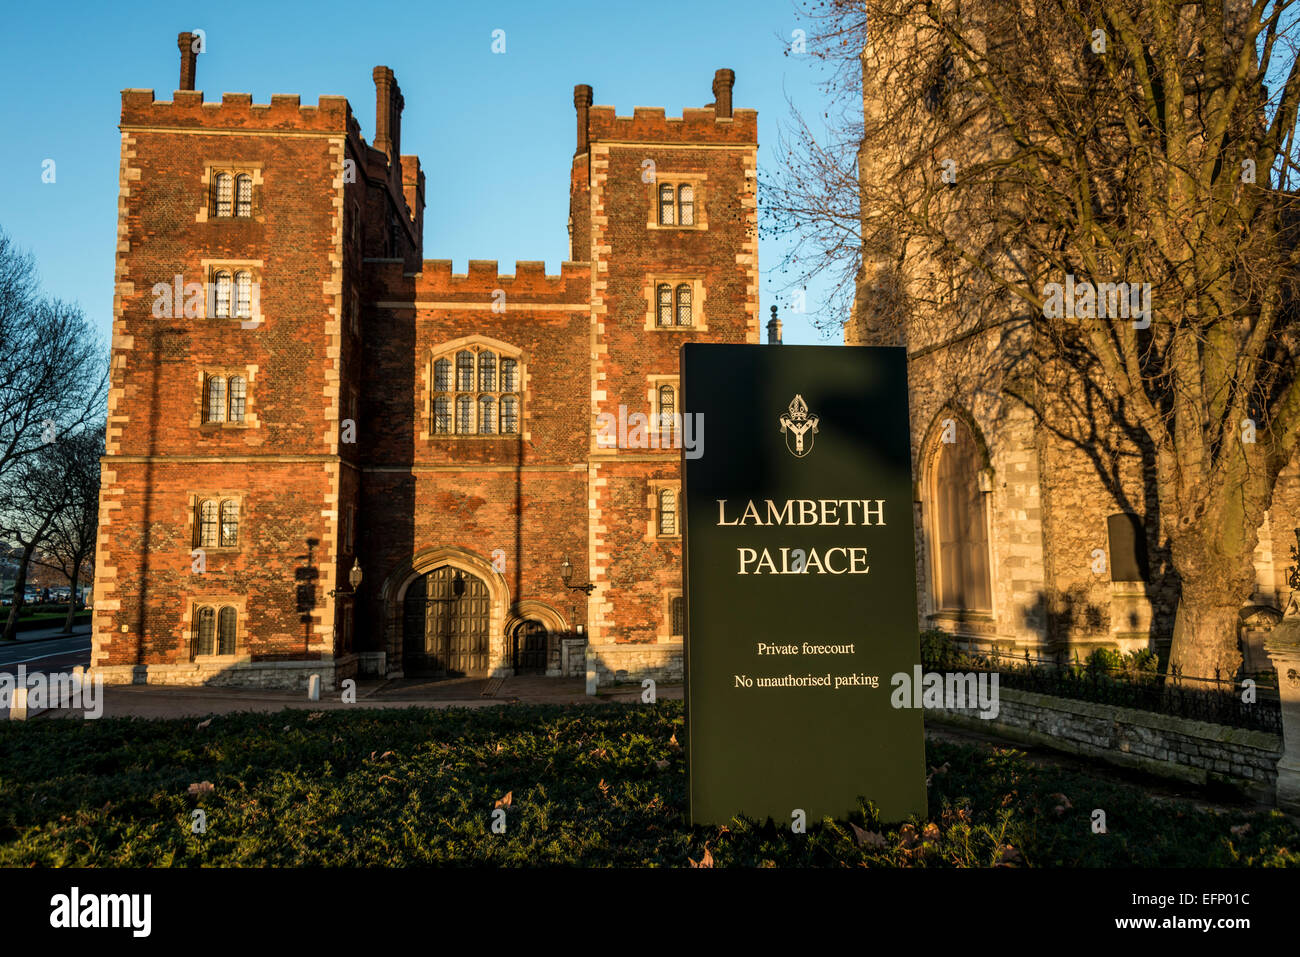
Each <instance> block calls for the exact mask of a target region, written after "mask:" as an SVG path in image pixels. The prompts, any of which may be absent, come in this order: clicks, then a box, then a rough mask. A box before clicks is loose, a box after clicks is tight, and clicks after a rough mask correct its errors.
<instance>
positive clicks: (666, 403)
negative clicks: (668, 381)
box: [659, 385, 677, 432]
mask: <svg viewBox="0 0 1300 957" xmlns="http://www.w3.org/2000/svg"><path fill="white" fill-rule="evenodd" d="M676 412H677V390H676V389H674V388H673V387H672V386H670V385H661V386H660V387H659V430H660V431H661V432H672V431H673V430H674V427H675V425H676V422H675V419H674V415H675V413H676Z"/></svg>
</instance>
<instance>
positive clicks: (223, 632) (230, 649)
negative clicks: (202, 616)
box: [207, 605, 238, 655]
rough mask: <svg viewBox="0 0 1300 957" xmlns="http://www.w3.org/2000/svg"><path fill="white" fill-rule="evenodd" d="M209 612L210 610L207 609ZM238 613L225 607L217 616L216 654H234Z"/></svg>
mask: <svg viewBox="0 0 1300 957" xmlns="http://www.w3.org/2000/svg"><path fill="white" fill-rule="evenodd" d="M207 610H208V611H211V610H212V609H210V608H209V609H207ZM237 621H238V612H236V611H235V609H234V608H232V607H230V606H229V605H227V606H226V607H225V608H223V609H221V614H220V615H218V616H217V654H219V655H233V654H234V653H235V625H236V622H237Z"/></svg>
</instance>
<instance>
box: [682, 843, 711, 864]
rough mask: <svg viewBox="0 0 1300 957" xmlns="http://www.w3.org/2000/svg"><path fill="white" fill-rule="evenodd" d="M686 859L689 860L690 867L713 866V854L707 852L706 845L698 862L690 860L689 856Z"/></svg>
mask: <svg viewBox="0 0 1300 957" xmlns="http://www.w3.org/2000/svg"><path fill="white" fill-rule="evenodd" d="M686 859H687V860H688V861H690V863H691V867H712V866H713V855H712V854H710V853H709V849H708V848H707V847H706V848H705V849H704V856H703V857H701V858H700V861H699V863H698V864H697V863H696V862H695V861H692V860H691V859H690V858H689V857H688V858H686Z"/></svg>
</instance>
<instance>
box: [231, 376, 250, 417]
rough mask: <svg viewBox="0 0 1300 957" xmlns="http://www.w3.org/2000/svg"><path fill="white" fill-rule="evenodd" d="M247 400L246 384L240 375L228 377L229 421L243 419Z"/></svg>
mask: <svg viewBox="0 0 1300 957" xmlns="http://www.w3.org/2000/svg"><path fill="white" fill-rule="evenodd" d="M247 401H248V384H247V382H245V381H244V377H243V376H242V375H232V376H231V377H230V421H231V422H243V421H244V407H245V406H246V405H247Z"/></svg>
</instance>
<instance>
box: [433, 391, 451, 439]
mask: <svg viewBox="0 0 1300 957" xmlns="http://www.w3.org/2000/svg"><path fill="white" fill-rule="evenodd" d="M433 431H434V432H437V433H438V434H439V435H446V434H447V433H448V432H450V431H451V400H450V399H448V398H447V397H446V396H445V395H440V396H438V397H437V398H436V399H434V400H433Z"/></svg>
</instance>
